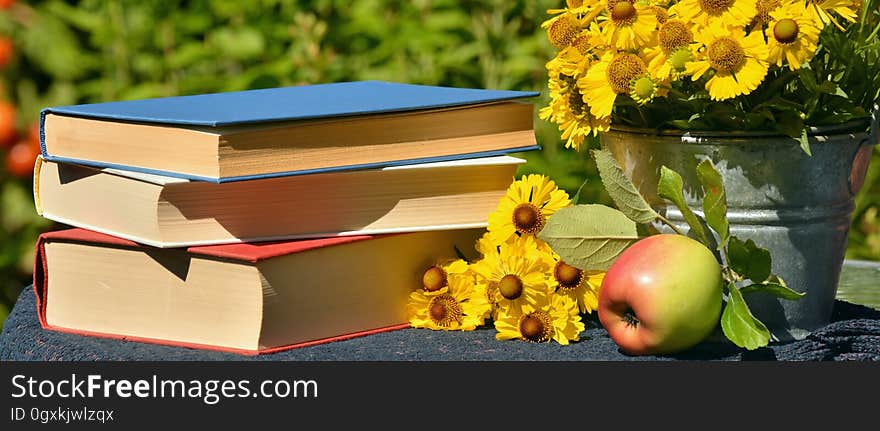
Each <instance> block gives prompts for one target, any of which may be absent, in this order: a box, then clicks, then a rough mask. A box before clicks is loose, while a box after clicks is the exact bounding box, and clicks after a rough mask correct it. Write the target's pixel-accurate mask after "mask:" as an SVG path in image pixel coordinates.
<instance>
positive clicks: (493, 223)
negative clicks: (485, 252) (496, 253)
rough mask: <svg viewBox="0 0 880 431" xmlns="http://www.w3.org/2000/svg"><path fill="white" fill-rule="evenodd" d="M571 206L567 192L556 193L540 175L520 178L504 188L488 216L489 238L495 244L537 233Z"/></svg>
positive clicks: (558, 191)
mask: <svg viewBox="0 0 880 431" xmlns="http://www.w3.org/2000/svg"><path fill="white" fill-rule="evenodd" d="M570 203H571V201H569V199H568V193H566V192H565V190H559V188H557V187H556V183H555V182H553V180H551V179H549V178H547V177H545V176H543V175H535V174H532V175H523V176H522V177H521V178H520V179H519V180H517V181H514V182H513V183H511V184H510V187H508V188H507V193H506V194H505V195H504V197H503V198H501V201H500V202H499V203H498V207H497V208H496V209H495V211H494V212H493V213H491V214H489V226H488V231H489V237H490V238H491V240H492V241H493V242H494V244H496V245H500V244H503V243H505V242H507V241H508V240H509V239H511V238H513V237H515V236H517V234H520V235H522V236H529V237H531V236H532V235H535V234H537V233H538V232H540V231H541V229H543V228H544V225H545V224H546V223H547V220H548V219H549V218H550V216H552V215H553V213H555V212H556V211H558V210H559V209H560V208H563V207H566V206H568V205H569V204H570Z"/></svg>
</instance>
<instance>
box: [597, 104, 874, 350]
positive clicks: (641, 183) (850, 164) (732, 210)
mask: <svg viewBox="0 0 880 431" xmlns="http://www.w3.org/2000/svg"><path fill="white" fill-rule="evenodd" d="M877 122H878V119H877V112H876V111H875V113H874V118H873V122H872V124H871V126H870V130H871V131H870V132H867V130H868V129H869V127H868V122H867V121H865V122H856V123H847V124H844V125H841V126H836V127H829V128H822V129H812V130H811V131H810V133H809V141H810V147H811V149H812V157H811V156H808V155H807V154H805V153H804V152H803V151H802V150H801V149H800V148H799V144H798V142H797V141H795V140H793V139H791V138H788V137H784V136H778V135H770V134H761V133H745V132H730V133H724V132H699V133H696V132H690V133H684V134H682V133H681V132H678V133H674V132H658V131H654V130H644V129H631V128H624V127H615V128H614V129H612V130H611V131H609V132H606V133H604V134H603V135H602V136H601V142H602V146H603V147H604V148H607V149H609V150H610V151H611V152H612V153H613V154H614V157H615V158H616V159H617V161H618V163H620V165H621V166H622V167H623V169H624V171H625V172H626V174H627V176H629V178H630V179H631V180H632V181H633V182H634V183H635V184H636V186H637V187H638V188H639V190H640V191H641V192H642V194H643V195H644V196H645V197H646V199H647V200H648V202H649V203H651V205H652V206H654V208H655V209H656V210H658V211H659V212H660V213H661V214H665V215H666V217H667V218H668V219H670V220H671V221H672V222H673V223H674V224H675V225H676V226H677V227H679V228H680V229H682V231H684V232H687V231H688V226H687V223H685V222H684V219H683V218H682V216H681V213H680V211H678V210H677V209H676V208H675V206H672V205H668V204H667V202H666V201H664V200H662V199H660V198H659V197H658V196H657V181H658V178H659V170H660V166H662V165H665V166H667V167H668V168H671V169H674V170H675V171H677V172H678V173H680V174H681V176H682V178H683V180H684V185H685V197H686V201H687V203H688V206H689V207H691V209H693V210H694V212H695V213H697V214H699V215H700V216H702V215H703V213H702V201H701V197H702V191H701V188H700V183H699V181H698V179H697V176H696V166H697V164H698V163H699V162H700V161H702V160H703V159H710V160H711V161H712V162H713V163H714V164H715V167H716V168H717V169H718V171H719V172H720V173H721V176H722V178H723V181H724V184H725V188H726V191H727V205H728V218H729V220H730V230H731V235H735V236H737V237H739V238H740V239H742V240H746V239H749V238H751V239H752V240H754V241H755V243H757V244H758V245H759V246H761V247H764V248H766V249H768V250H769V251H770V253H771V256H772V259H773V271H774V273H775V274H778V275H780V276H781V277H782V278H783V279H784V280H785V281H786V282H787V283H788V285H789V287H791V288H792V289H794V290H797V291H800V292H806V293H807V294H806V296H805V297H804V298H802V299H800V300H797V301H789V300H781V299H777V298H775V297H772V296H770V295H763V294H750V296H748V297H746V300H747V301H748V303H749V305H750V307H751V309H752V312H753V313H754V314H755V316H756V317H757V318H758V319H760V320H761V321H762V322H764V323H765V324H766V325H767V326H768V328H769V329H770V331H771V334H772V336H773V338H774V340H775V341H786V340H792V339H801V338H803V337H805V336H806V335H807V334H809V333H810V332H811V331H813V330H815V329H817V328H819V327H821V326H824V325H825V324H827V323H828V322H829V320H830V317H831V311H832V307H833V305H834V299H835V294H836V292H837V283H838V280H839V276H840V269H841V266H842V264H843V259H844V253H845V251H846V243H847V234H848V232H849V227H850V223H851V217H852V212H853V207H854V199H853V198H854V196H855V195H856V193H857V192H858V191H859V189H860V188H861V186H862V183H863V181H864V177H865V173H866V170H867V168H868V162H869V160H870V158H871V150H872V146H873V145H874V144H876V143H877V142H878V139H877ZM657 227H658V229H660V230H661V231H671V230H669V229H668V227H665V226H660V225H658V226H657ZM680 270H681V271H687V270H688V268H687V267H683V268H681V269H680Z"/></svg>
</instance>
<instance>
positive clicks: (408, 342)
mask: <svg viewBox="0 0 880 431" xmlns="http://www.w3.org/2000/svg"><path fill="white" fill-rule="evenodd" d="M878 274H880V264H878V263H874V262H848V264H847V265H845V267H844V274H843V275H842V277H841V286H840V289H839V294H838V300H837V302H836V303H835V307H834V313H833V316H832V323H831V324H829V325H828V326H826V327H824V328H821V329H819V330H817V331H815V332H814V333H813V334H811V335H810V336H809V337H807V338H806V339H804V340H800V341H795V342H790V343H784V344H783V343H771V345H770V346H768V347H765V348H761V349H758V350H755V351H746V350H743V349H739V348H737V347H736V346H734V345H733V344H731V343H730V342H728V341H727V340H726V339H725V338H724V337H723V335H722V334H721V333H720V332H716V333H715V334H713V335H712V336H710V337H709V339H707V340H706V341H704V342H703V343H701V344H699V345H697V346H696V347H694V348H692V349H690V350H688V351H686V352H683V353H681V354H677V355H673V356H628V355H625V354H623V353H622V352H620V351H619V350H618V348H617V346H616V345H615V344H614V342H613V341H612V340H611V338H609V337H608V333H607V332H606V331H605V330H604V329H603V328H602V327H601V325H599V324H598V321H597V319H596V318H595V315H592V316H587V317H586V319H585V320H586V321H585V323H586V330H585V331H584V332H583V333H582V334H581V341H579V342H576V343H572V344H571V345H568V346H560V345H558V344H555V343H550V344H535V343H527V342H522V341H498V340H496V339H495V331H494V329H493V328H491V327H484V328H478V329H477V330H475V331H470V332H443V331H430V330H426V329H403V330H398V331H393V332H387V333H380V334H374V335H370V336H366V337H359V338H353V339H349V340H345V341H337V342H333V343H327V344H322V345H317V346H311V347H303V348H298V349H293V350H288V351H285V352H279V353H274V354H266V355H258V356H243V355H238V354H232V353H221V352H214V351H205V350H196V349H189V348H182V347H171V346H164V345H157V344H148V343H139V342H131V341H122V340H112V339H103V338H96V337H86V336H79V335H71V334H65V333H60V332H54V331H46V330H44V329H43V328H41V327H40V324H39V321H38V320H37V316H36V308H35V307H36V306H35V300H34V294H33V290H32V288H30V287H28V288H25V289H24V290H23V291H22V293H21V296H20V297H19V299H18V302H17V303H16V305H15V307H14V309H13V310H12V313H10V315H9V318H8V319H7V321H6V323H5V326H4V328H3V332H2V334H0V359H2V360H20V361H47V360H49V361H51V360H79V361H93V360H109V361H144V360H178V361H199V360H210V361H213V360H234V361H244V360H247V361H251V360H257V361H260V360H263V361H362V360H368V361H425V360H432V361H638V360H652V361H670V360H710V361H715V360H719V361H720V360H725V361H739V360H792V361H793V360H809V361H812V360H874V361H876V360H880V277H878ZM856 301H860V303H854V302H856Z"/></svg>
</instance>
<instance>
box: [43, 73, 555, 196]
mask: <svg viewBox="0 0 880 431" xmlns="http://www.w3.org/2000/svg"><path fill="white" fill-rule="evenodd" d="M537 95H538V93H535V92H526V91H504V90H485V89H470V88H452V87H437V86H426V85H412V84H401V83H392V82H382V81H358V82H343V83H331V84H317V85H307V86H295V87H283V88H271V89H261V90H248V91H238V92H227V93H214V94H201V95H192V96H179V97H166V98H156V99H143V100H132V101H121V102H109V103H95V104H85V105H72V106H58V107H51V108H46V109H44V110H43V111H42V113H41V118H40V139H41V148H42V153H43V158H45V159H46V160H50V161H60V162H71V163H78V164H84V165H90V166H95V167H100V168H115V169H123V170H130V171H136V172H144V173H152V174H160V175H165V176H171V177H178V178H185V179H189V180H196V181H209V182H217V183H223V182H231V181H241V180H250V179H257V178H267V177H280V176H289V175H301V174H311V173H319V172H328V171H337V170H352V169H364V168H380V167H388V166H396V165H405V164H416V163H426V162H432V161H447V160H457V159H467V158H476V157H486V156H494V155H503V154H508V153H515V152H523V151H530V150H536V149H538V148H539V147H538V146H537V143H536V141H535V136H534V128H533V127H534V126H533V121H534V120H533V115H534V112H533V109H534V107H533V105H532V103H530V102H528V101H525V100H523V99H526V98H530V97H534V96H537Z"/></svg>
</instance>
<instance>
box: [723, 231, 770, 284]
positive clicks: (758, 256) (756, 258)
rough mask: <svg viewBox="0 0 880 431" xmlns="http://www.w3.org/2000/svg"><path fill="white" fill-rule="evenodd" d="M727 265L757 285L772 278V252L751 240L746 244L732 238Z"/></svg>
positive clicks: (729, 244) (728, 246) (728, 249)
mask: <svg viewBox="0 0 880 431" xmlns="http://www.w3.org/2000/svg"><path fill="white" fill-rule="evenodd" d="M727 263H728V265H730V267H731V268H733V270H734V271H736V272H737V273H738V274H739V275H742V276H744V277H747V278H748V279H750V280H752V281H753V282H755V283H761V282H763V281H764V280H767V279H768V278H769V277H770V266H771V263H772V261H771V259H770V252H769V251H767V250H766V249H763V248H761V247H758V245H757V244H755V242H754V241H752V240H751V239H749V240H747V241H746V242H743V241H741V240H740V239H739V238H737V237H735V236H732V237H730V241H729V243H728V245H727Z"/></svg>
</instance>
